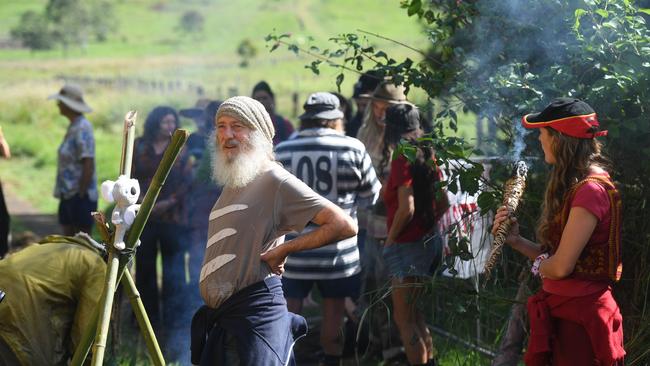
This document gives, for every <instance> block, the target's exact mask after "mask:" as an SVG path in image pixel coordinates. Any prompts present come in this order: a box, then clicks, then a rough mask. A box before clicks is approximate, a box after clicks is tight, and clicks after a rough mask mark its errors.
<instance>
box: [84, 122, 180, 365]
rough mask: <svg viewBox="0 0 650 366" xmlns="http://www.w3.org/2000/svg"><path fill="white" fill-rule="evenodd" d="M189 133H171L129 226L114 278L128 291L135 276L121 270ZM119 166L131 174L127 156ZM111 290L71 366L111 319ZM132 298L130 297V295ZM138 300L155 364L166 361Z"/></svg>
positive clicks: (97, 360)
mask: <svg viewBox="0 0 650 366" xmlns="http://www.w3.org/2000/svg"><path fill="white" fill-rule="evenodd" d="M127 116H128V115H127ZM125 126H126V123H125ZM132 127H134V126H132ZM188 136H189V133H188V132H187V131H186V130H176V132H175V133H174V135H173V136H172V141H171V143H170V144H169V146H168V147H167V149H166V150H165V153H164V155H163V158H162V161H161V162H160V164H159V165H158V169H157V170H156V173H155V174H154V177H153V179H152V182H151V185H150V186H149V189H148V190H147V193H146V194H145V197H144V200H143V202H142V205H141V206H140V210H139V212H138V215H136V218H135V221H134V223H133V225H132V226H131V229H130V230H129V233H128V236H127V240H126V246H127V249H129V250H127V251H126V252H125V253H127V254H121V255H118V256H117V259H118V264H119V265H118V266H117V269H118V270H117V273H116V274H115V278H116V279H119V280H120V281H122V283H123V284H124V285H125V289H126V288H129V289H128V290H125V291H130V290H135V286H134V285H133V288H131V285H132V284H133V281H132V279H131V280H129V278H130V274H129V275H127V277H126V278H125V277H124V276H122V274H123V273H124V269H125V267H126V265H127V264H128V263H129V262H130V261H131V259H132V257H133V249H134V247H135V245H136V243H137V242H138V238H139V237H140V235H141V234H142V230H143V229H144V225H145V224H146V221H147V219H148V218H149V215H150V214H151V210H152V208H153V206H154V204H155V201H156V199H157V197H158V194H159V193H160V190H161V189H162V186H163V184H164V183H165V180H166V179H167V176H168V175H169V171H170V170H171V167H172V165H173V164H174V162H175V161H176V158H177V157H178V155H179V154H180V152H181V149H182V147H183V145H184V144H185V142H186V141H187V138H188ZM128 140H129V138H126V137H125V141H127V142H128ZM127 145H128V144H127ZM129 152H132V143H131V148H130V149H129V148H125V149H124V148H123V153H125V154H126V153H129ZM128 160H131V159H128ZM120 169H121V170H123V171H124V172H128V173H129V175H130V163H127V162H126V161H125V159H124V158H123V159H122V162H121V164H120ZM109 250H110V251H111V252H109V253H113V252H114V250H113V248H112V247H111V248H110V249H109ZM115 257H116V256H115V255H113V256H112V257H111V254H109V270H108V271H107V281H106V286H105V290H110V289H112V291H111V292H112V293H114V291H115V283H116V282H117V281H112V273H113V271H114V270H113V267H112V266H113V264H114V259H115ZM135 291H137V290H135ZM112 293H111V294H110V295H109V296H106V298H105V299H102V304H103V305H102V309H104V318H103V319H102V320H101V322H99V323H98V321H99V320H100V319H99V309H100V307H97V308H96V310H95V313H94V314H93V318H92V319H93V321H92V322H91V323H90V324H88V326H87V327H86V330H85V331H84V333H83V337H82V340H81V342H80V344H79V346H78V347H77V349H76V350H75V354H74V357H73V359H72V362H71V365H72V366H81V365H82V364H83V363H84V361H85V360H86V357H87V355H88V352H89V351H90V347H91V346H92V344H93V341H94V340H95V337H96V334H95V332H96V330H97V331H98V334H99V332H100V331H101V328H98V324H104V323H103V322H105V323H108V322H109V321H110V307H109V308H108V310H106V308H107V305H108V301H106V300H108V298H109V297H110V300H111V302H110V303H111V304H112V298H113V294H112ZM104 294H105V295H108V292H105V293H104ZM103 297H104V296H103ZM129 298H130V299H131V297H129ZM138 298H139V296H138ZM135 302H136V306H134V309H133V310H134V312H136V318H138V323H139V325H140V329H141V332H142V333H143V337H144V338H145V342H146V343H147V347H148V348H149V352H150V356H151V358H152V361H153V362H154V363H155V364H156V365H164V364H165V362H164V359H163V357H162V352H161V351H160V348H159V347H158V344H157V342H156V338H155V335H154V333H153V330H152V328H151V324H150V322H149V319H148V317H147V315H146V312H145V311H144V307H143V306H140V305H138V302H140V304H141V300H135ZM132 305H133V301H132ZM106 313H108V314H106ZM106 315H108V317H106ZM98 338H99V337H98ZM104 348H105V345H104V346H100V347H98V348H97V349H98V350H99V351H100V352H101V355H100V356H99V357H96V356H95V355H93V365H99V364H101V362H102V361H103V351H104Z"/></svg>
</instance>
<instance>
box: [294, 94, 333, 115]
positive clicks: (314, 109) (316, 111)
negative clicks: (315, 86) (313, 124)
mask: <svg viewBox="0 0 650 366" xmlns="http://www.w3.org/2000/svg"><path fill="white" fill-rule="evenodd" d="M339 105H340V104H339V98H337V97H336V95H334V94H332V93H327V92H318V93H313V94H311V95H310V96H309V98H307V101H306V102H305V104H304V105H303V106H302V107H303V109H304V110H305V113H303V114H301V115H300V116H299V117H298V118H299V119H300V120H301V121H306V120H312V119H325V120H333V119H339V118H343V112H342V111H341V110H340V109H339Z"/></svg>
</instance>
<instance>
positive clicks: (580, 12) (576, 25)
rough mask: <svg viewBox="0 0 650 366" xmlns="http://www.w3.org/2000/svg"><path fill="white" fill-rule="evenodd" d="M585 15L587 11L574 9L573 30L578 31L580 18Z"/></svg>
mask: <svg viewBox="0 0 650 366" xmlns="http://www.w3.org/2000/svg"><path fill="white" fill-rule="evenodd" d="M585 14H587V11H586V10H585V9H576V11H575V12H574V13H573V17H574V18H575V19H576V20H575V22H574V23H573V30H574V31H576V32H577V31H578V29H579V28H580V18H582V16H583V15H585Z"/></svg>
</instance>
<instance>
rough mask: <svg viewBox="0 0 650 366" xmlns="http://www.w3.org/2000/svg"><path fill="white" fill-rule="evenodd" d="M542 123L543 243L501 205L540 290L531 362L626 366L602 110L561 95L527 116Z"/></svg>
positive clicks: (614, 193) (531, 304)
mask: <svg viewBox="0 0 650 366" xmlns="http://www.w3.org/2000/svg"><path fill="white" fill-rule="evenodd" d="M522 123H523V125H524V127H526V128H539V129H540V135H539V141H540V143H541V147H542V150H543V151H544V160H545V161H546V163H548V164H550V165H551V173H550V175H549V179H548V184H547V186H546V193H545V195H544V201H543V205H542V215H541V217H540V219H539V224H538V227H537V241H538V243H535V242H532V241H530V240H528V239H525V238H523V237H521V236H520V235H519V225H518V224H517V221H516V219H515V218H514V217H512V215H511V212H509V211H508V210H507V209H506V208H505V207H501V208H499V210H498V211H497V214H496V215H495V219H494V226H493V228H492V233H493V234H495V233H496V232H497V230H498V228H499V226H500V225H501V223H503V222H504V221H506V220H511V222H512V227H511V229H510V232H509V234H508V236H507V238H506V243H507V244H509V245H510V246H511V247H512V248H514V249H515V250H517V251H519V252H520V253H522V254H523V255H525V256H526V257H528V258H530V259H531V260H532V261H533V265H532V268H531V271H532V272H533V274H535V275H537V276H539V277H540V278H541V280H542V289H541V290H540V291H539V292H538V293H537V294H536V295H534V296H532V297H531V298H530V299H529V300H528V314H529V319H530V337H529V341H528V347H527V352H526V357H525V361H526V364H527V365H539V366H542V365H596V364H597V365H603V366H611V365H623V358H624V356H625V350H624V349H623V323H622V321H623V319H622V317H621V313H620V311H619V308H618V305H617V304H616V301H615V300H614V298H613V296H612V291H611V285H612V284H613V283H614V282H616V281H618V280H619V279H620V276H621V271H622V262H621V240H620V223H621V199H620V195H619V193H618V190H617V189H616V187H615V185H614V184H613V182H612V179H611V177H610V176H609V174H608V173H607V171H606V170H605V169H606V168H607V161H606V159H605V157H604V156H603V155H602V153H601V143H600V142H599V141H598V140H596V137H598V136H603V135H606V134H607V131H599V124H598V119H597V116H596V113H595V112H594V110H593V109H592V108H591V107H590V106H589V105H588V104H587V103H585V102H583V101H580V100H578V99H573V98H558V99H555V100H554V101H553V102H552V103H551V104H550V105H549V106H547V107H546V109H544V110H543V111H542V112H541V113H535V114H529V115H526V116H524V118H523V121H522Z"/></svg>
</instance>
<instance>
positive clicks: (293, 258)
mask: <svg viewBox="0 0 650 366" xmlns="http://www.w3.org/2000/svg"><path fill="white" fill-rule="evenodd" d="M275 152H276V159H277V160H278V161H279V162H280V163H281V164H282V165H283V166H284V168H285V169H287V170H288V171H289V172H291V173H292V174H294V175H295V176H296V177H298V178H299V179H300V180H302V181H303V182H305V183H306V184H307V185H308V186H309V187H311V188H312V189H313V190H314V191H315V192H316V193H318V194H320V195H321V196H323V197H325V198H327V199H328V200H330V201H331V202H333V203H335V204H336V205H338V206H339V207H340V208H341V209H343V211H345V213H347V214H349V215H350V216H351V217H352V218H353V219H354V220H355V221H356V218H357V207H359V206H362V207H364V206H369V205H372V204H374V203H375V201H376V200H377V197H378V196H379V190H380V188H381V184H380V183H379V180H378V179H377V176H376V175H375V170H374V169H373V167H372V162H371V160H370V156H369V155H368V153H367V152H366V148H365V146H364V145H363V143H362V142H361V141H359V140H357V139H355V138H353V137H349V136H345V135H343V134H341V133H339V132H337V131H335V130H333V129H331V128H312V129H307V130H303V131H300V133H298V134H297V135H296V137H295V138H294V139H291V140H287V141H284V142H282V143H280V144H279V145H277V146H276V147H275ZM313 228H314V225H313V224H312V225H310V226H308V227H307V228H306V229H305V231H304V232H308V231H310V230H313ZM284 268H285V272H284V276H286V277H287V278H294V279H335V278H345V277H350V276H353V275H355V274H357V273H359V272H360V271H361V266H360V262H359V249H358V247H357V237H356V236H354V237H352V238H348V239H345V240H342V241H339V242H336V243H332V244H328V245H326V246H323V247H321V248H317V249H312V250H306V251H302V252H298V253H293V254H291V255H289V257H288V258H287V263H286V264H285V266H284Z"/></svg>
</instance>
